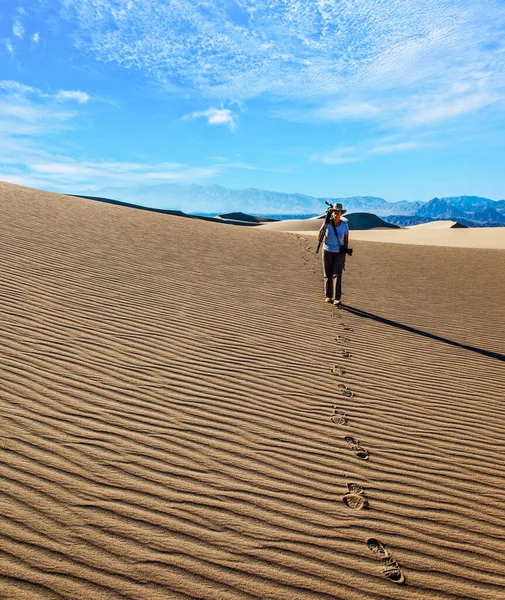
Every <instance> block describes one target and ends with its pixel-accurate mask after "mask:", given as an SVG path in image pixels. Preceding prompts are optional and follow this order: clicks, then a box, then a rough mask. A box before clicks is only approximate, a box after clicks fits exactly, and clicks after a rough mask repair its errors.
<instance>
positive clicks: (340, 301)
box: [333, 300, 342, 306]
mask: <svg viewBox="0 0 505 600" xmlns="http://www.w3.org/2000/svg"><path fill="white" fill-rule="evenodd" d="M333 304H335V305H336V306H340V305H341V304H342V300H335V302H333Z"/></svg>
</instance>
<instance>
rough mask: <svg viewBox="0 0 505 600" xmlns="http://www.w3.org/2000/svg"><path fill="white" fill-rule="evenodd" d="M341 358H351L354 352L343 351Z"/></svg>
mask: <svg viewBox="0 0 505 600" xmlns="http://www.w3.org/2000/svg"><path fill="white" fill-rule="evenodd" d="M341 356H342V357H343V358H351V356H352V352H351V351H350V350H342V351H341Z"/></svg>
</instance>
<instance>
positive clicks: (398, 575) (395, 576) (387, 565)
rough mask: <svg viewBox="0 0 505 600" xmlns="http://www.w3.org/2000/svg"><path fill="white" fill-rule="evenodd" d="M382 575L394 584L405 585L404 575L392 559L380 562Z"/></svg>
mask: <svg viewBox="0 0 505 600" xmlns="http://www.w3.org/2000/svg"><path fill="white" fill-rule="evenodd" d="M382 564H383V571H384V575H385V576H386V577H387V578H388V579H391V581H394V582H395V583H400V584H401V583H405V575H404V574H403V573H402V570H401V568H400V565H399V564H398V563H397V562H396V561H395V560H393V559H392V558H386V559H384V560H383V562H382Z"/></svg>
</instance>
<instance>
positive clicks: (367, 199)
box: [80, 183, 505, 227]
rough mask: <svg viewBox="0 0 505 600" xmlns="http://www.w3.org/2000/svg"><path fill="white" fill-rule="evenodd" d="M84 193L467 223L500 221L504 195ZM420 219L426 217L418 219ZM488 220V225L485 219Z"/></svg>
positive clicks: (181, 189)
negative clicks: (396, 198)
mask: <svg viewBox="0 0 505 600" xmlns="http://www.w3.org/2000/svg"><path fill="white" fill-rule="evenodd" d="M80 195H83V196H95V197H96V196H101V197H106V198H111V199H114V200H117V201H121V202H127V203H131V204H136V205H137V206H144V207H150V208H156V209H163V210H167V209H169V210H181V211H184V212H185V213H189V214H209V213H210V211H212V213H211V214H213V215H218V214H223V213H234V212H243V213H246V214H249V215H254V216H256V217H258V216H263V217H267V216H269V217H271V218H272V217H273V216H274V215H275V217H277V218H279V217H278V215H282V216H283V217H284V218H290V217H292V216H295V215H296V216H297V217H298V218H299V216H300V215H321V214H323V213H324V212H325V211H326V209H327V205H326V202H329V203H330V204H334V203H335V202H341V203H342V204H343V205H344V208H346V209H347V213H348V214H349V213H361V212H367V213H373V214H375V215H377V216H379V217H387V219H386V220H387V221H389V222H390V223H397V224H399V222H396V221H394V220H393V217H400V216H408V217H413V218H414V217H415V218H418V219H427V220H429V221H434V220H440V219H451V220H455V221H459V222H463V220H466V221H467V222H468V223H473V225H471V226H480V227H482V226H484V224H487V225H486V226H499V225H504V226H505V200H498V201H495V200H490V199H489V198H481V197H479V196H452V197H447V198H433V199H432V200H430V201H429V202H420V201H415V202H409V201H407V200H402V201H400V202H387V201H386V200H384V199H383V198H378V197H376V196H350V197H344V198H316V197H314V196H307V195H305V194H296V193H284V192H272V191H269V190H261V189H257V188H247V189H243V190H232V189H229V188H225V187H222V186H219V185H206V186H203V185H180V184H176V183H164V184H159V185H153V186H137V187H128V188H127V187H122V188H112V187H111V188H104V189H101V190H96V191H89V190H87V191H84V192H82V194H80ZM419 222H425V221H419ZM489 224H491V225H489Z"/></svg>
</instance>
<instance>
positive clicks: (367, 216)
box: [346, 212, 398, 231]
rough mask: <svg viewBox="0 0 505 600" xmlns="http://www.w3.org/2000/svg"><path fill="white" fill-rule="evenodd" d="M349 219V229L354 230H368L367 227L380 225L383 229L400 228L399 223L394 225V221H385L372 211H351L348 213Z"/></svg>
mask: <svg viewBox="0 0 505 600" xmlns="http://www.w3.org/2000/svg"><path fill="white" fill-rule="evenodd" d="M346 218H347V221H348V223H349V229H350V230H351V231H353V230H366V229H376V228H378V227H380V228H382V229H398V225H394V224H393V223H388V222H387V221H384V220H383V219H381V218H380V217H378V216H377V215H373V214H372V213H365V212H359V213H351V214H347V215H346Z"/></svg>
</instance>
